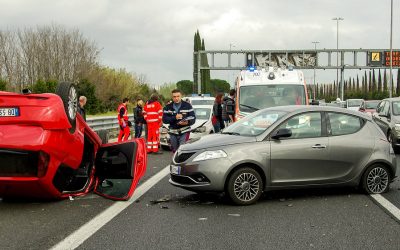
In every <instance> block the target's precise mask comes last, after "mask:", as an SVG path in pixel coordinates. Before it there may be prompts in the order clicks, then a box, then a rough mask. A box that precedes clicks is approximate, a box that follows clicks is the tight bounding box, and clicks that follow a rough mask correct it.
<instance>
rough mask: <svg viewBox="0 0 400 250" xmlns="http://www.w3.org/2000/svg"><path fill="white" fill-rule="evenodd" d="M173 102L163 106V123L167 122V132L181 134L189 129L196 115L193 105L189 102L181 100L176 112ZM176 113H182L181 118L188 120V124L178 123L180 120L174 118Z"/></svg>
mask: <svg viewBox="0 0 400 250" xmlns="http://www.w3.org/2000/svg"><path fill="white" fill-rule="evenodd" d="M173 104H174V102H171V103H170V104H168V105H167V106H165V107H164V112H163V123H166V124H169V133H171V134H183V133H186V132H189V131H190V126H191V125H193V124H194V122H195V121H196V115H195V113H194V110H193V107H192V105H191V104H190V103H188V102H185V101H181V106H180V107H179V109H178V112H176V111H175V110H174V106H173ZM177 114H182V116H183V119H184V120H187V121H188V122H189V124H188V125H179V124H178V122H179V121H180V120H177V119H176V115H177Z"/></svg>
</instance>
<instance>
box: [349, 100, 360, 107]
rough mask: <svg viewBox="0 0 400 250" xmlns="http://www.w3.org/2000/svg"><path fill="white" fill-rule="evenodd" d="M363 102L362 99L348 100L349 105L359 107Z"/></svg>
mask: <svg viewBox="0 0 400 250" xmlns="http://www.w3.org/2000/svg"><path fill="white" fill-rule="evenodd" d="M361 103H362V100H361V99H360V100H347V107H359V106H360V105H361Z"/></svg>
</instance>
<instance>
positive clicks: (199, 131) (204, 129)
mask: <svg viewBox="0 0 400 250" xmlns="http://www.w3.org/2000/svg"><path fill="white" fill-rule="evenodd" d="M206 130H207V128H206V127H205V126H203V127H200V128H196V129H195V130H193V132H194V133H204V132H206Z"/></svg>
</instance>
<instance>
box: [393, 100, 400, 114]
mask: <svg viewBox="0 0 400 250" xmlns="http://www.w3.org/2000/svg"><path fill="white" fill-rule="evenodd" d="M392 106H393V114H394V115H400V101H395V102H393V103H392Z"/></svg>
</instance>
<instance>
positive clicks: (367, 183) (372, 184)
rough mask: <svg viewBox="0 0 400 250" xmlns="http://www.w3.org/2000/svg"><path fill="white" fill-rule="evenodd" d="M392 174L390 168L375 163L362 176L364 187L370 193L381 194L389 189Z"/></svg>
mask: <svg viewBox="0 0 400 250" xmlns="http://www.w3.org/2000/svg"><path fill="white" fill-rule="evenodd" d="M390 180H391V176H390V172H389V170H388V168H387V167H386V166H384V165H382V164H374V165H371V166H369V167H368V168H367V170H366V171H365V172H364V174H363V177H362V188H363V189H364V191H365V192H367V193H368V194H381V193H385V192H387V191H388V190H389V184H390Z"/></svg>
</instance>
